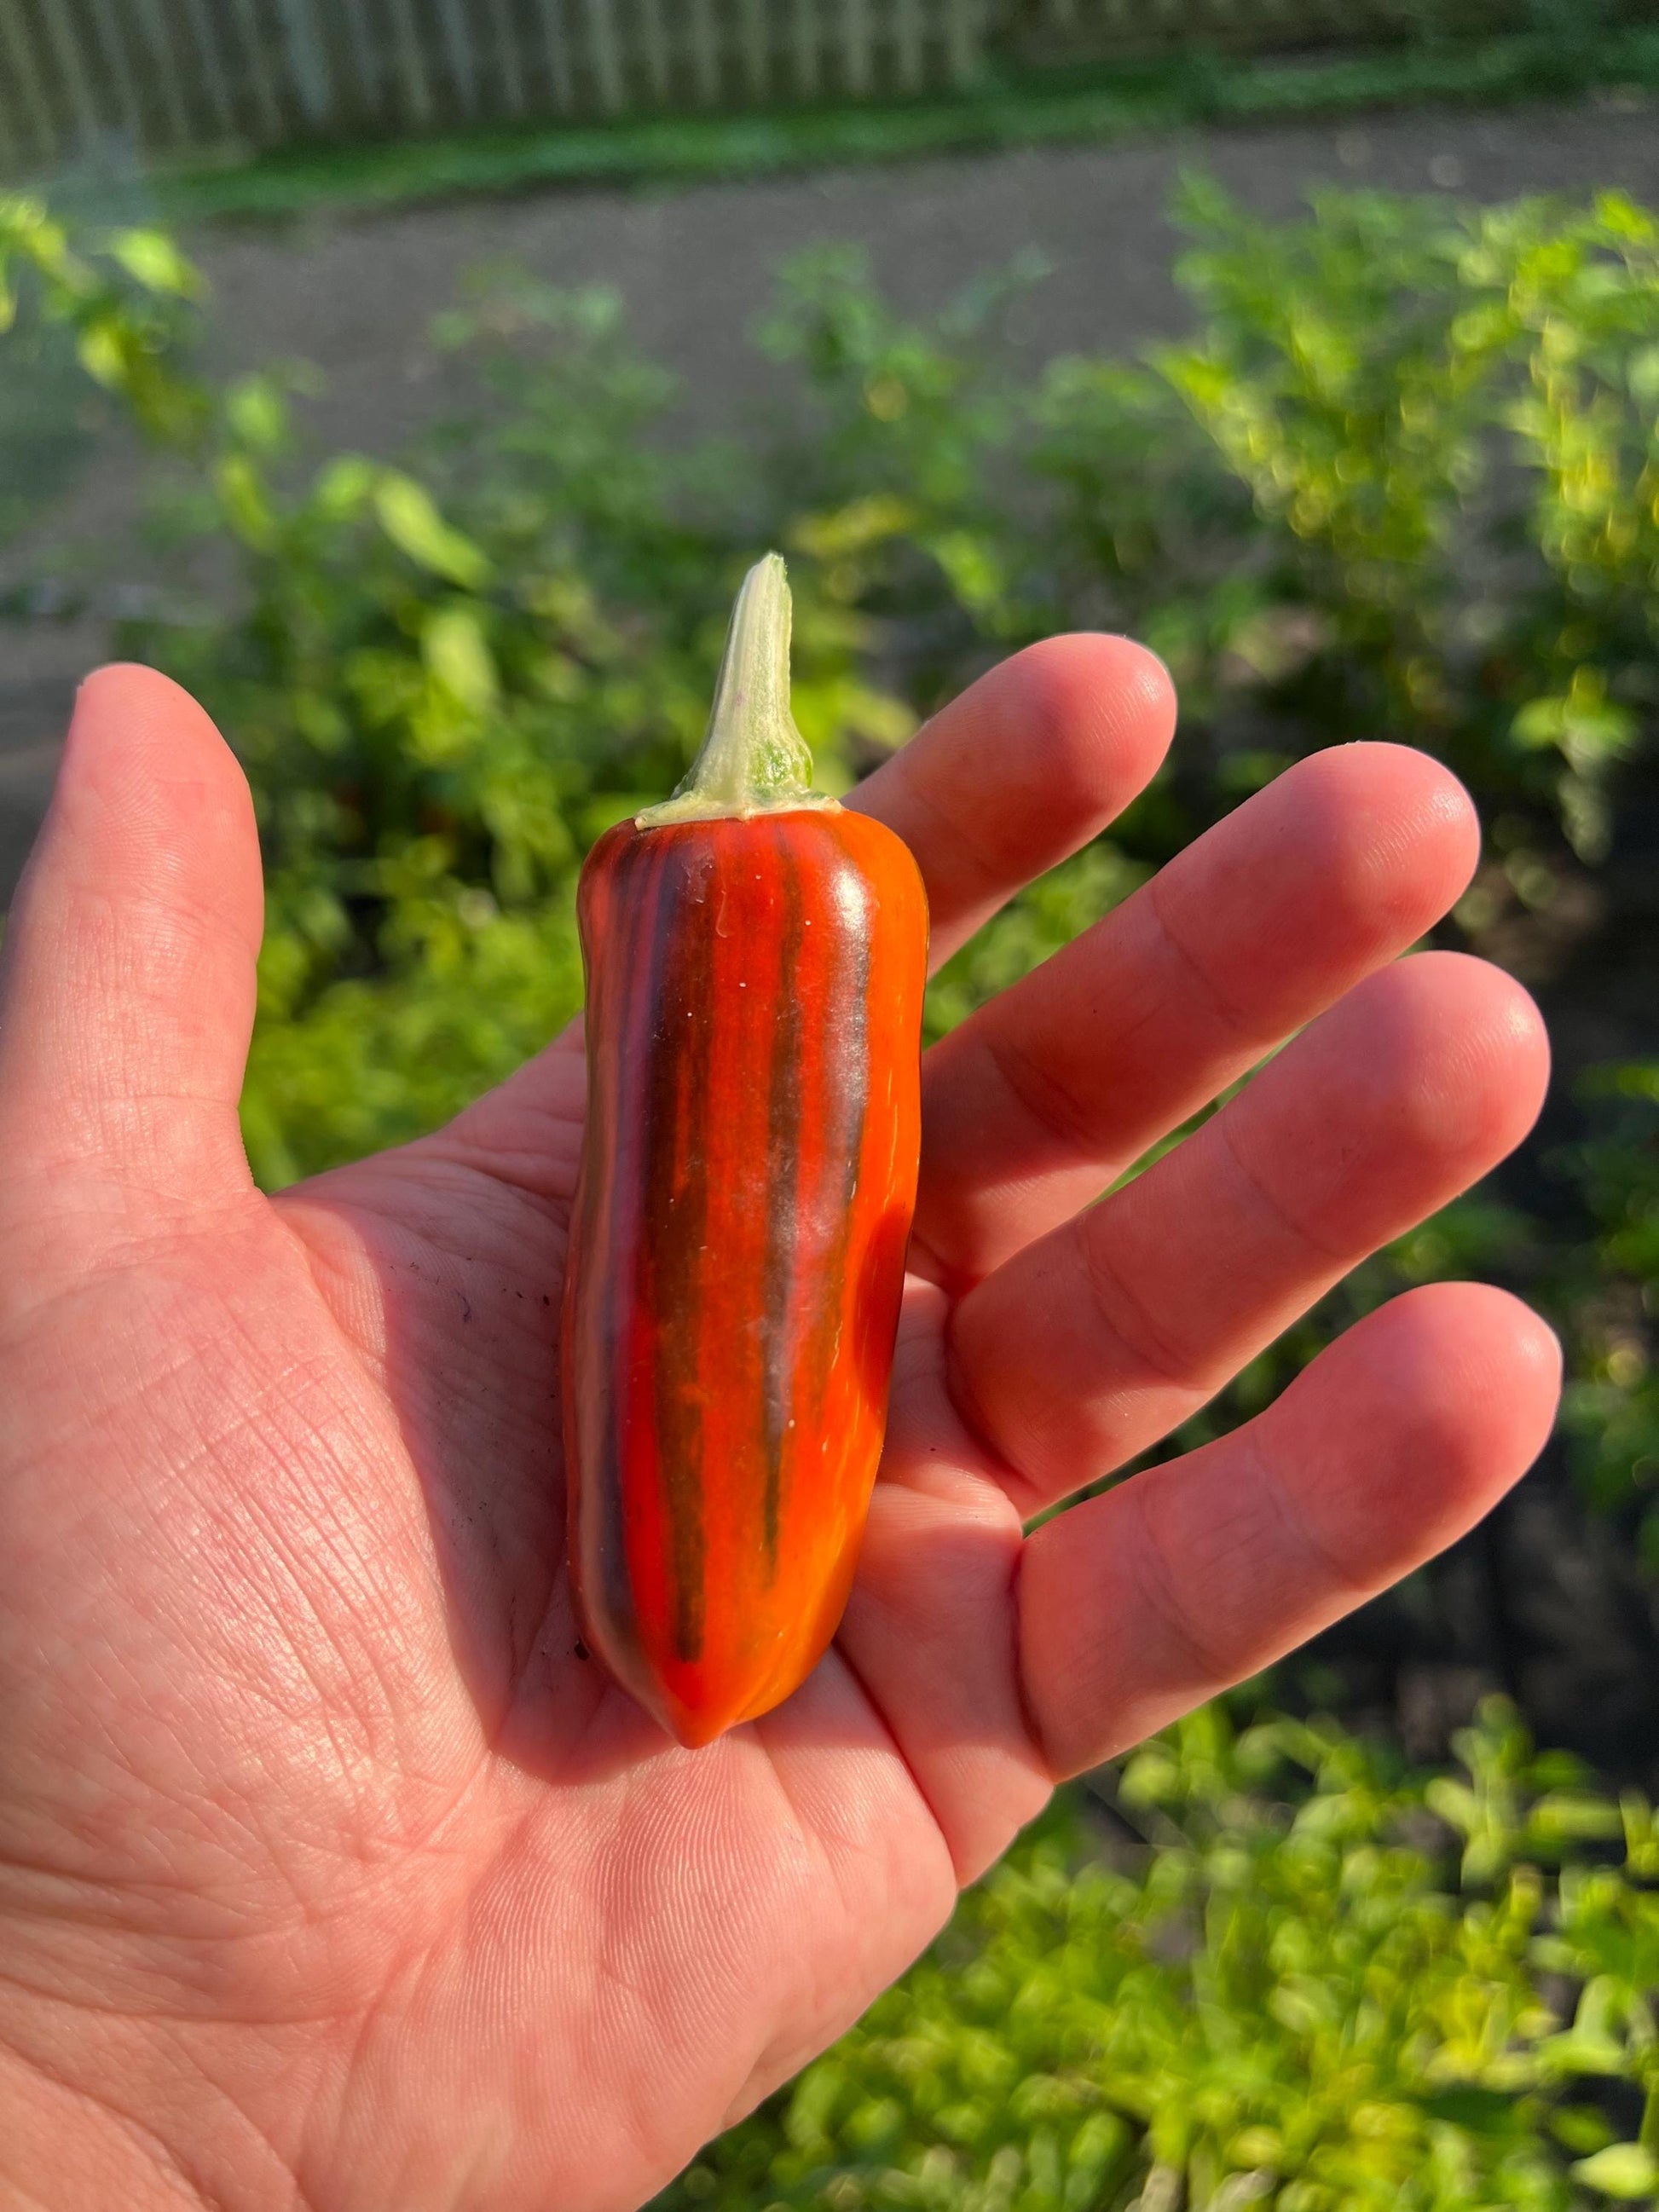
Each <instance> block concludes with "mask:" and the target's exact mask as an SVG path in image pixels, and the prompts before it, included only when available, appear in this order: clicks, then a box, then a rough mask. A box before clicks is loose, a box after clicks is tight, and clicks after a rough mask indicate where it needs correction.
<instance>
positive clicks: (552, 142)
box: [151, 27, 1659, 222]
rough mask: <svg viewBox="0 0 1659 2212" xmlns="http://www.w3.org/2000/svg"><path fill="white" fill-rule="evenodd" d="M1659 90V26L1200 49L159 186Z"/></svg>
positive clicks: (533, 184)
mask: <svg viewBox="0 0 1659 2212" xmlns="http://www.w3.org/2000/svg"><path fill="white" fill-rule="evenodd" d="M1605 88H1630V89H1631V90H1632V91H1633V92H1635V93H1637V94H1644V93H1646V92H1648V91H1650V90H1655V89H1659V27H1656V28H1645V27H1644V28H1638V29H1632V30H1626V31H1600V32H1596V33H1593V34H1592V33H1588V32H1587V33H1583V34H1581V35H1574V34H1572V33H1518V34H1516V35H1514V36H1511V37H1506V38H1492V39H1485V40H1479V41H1470V42H1457V43H1452V42H1448V43H1446V44H1444V45H1428V46H1401V47H1397V48H1390V49H1379V50H1373V51H1366V52H1358V53H1352V52H1348V53H1330V54H1316V55H1304V56H1297V57H1295V58H1263V57H1254V58H1237V57H1227V58H1222V57H1220V56H1213V55H1212V56H1206V55H1196V56H1184V57H1182V58H1176V59H1173V60H1169V61H1161V62H1149V63H1145V64H1138V65H1133V66H1120V67H1117V68H1115V69H1112V70H1101V69H1097V70H1068V71H1067V72H1066V74H1065V76H1063V77H1061V76H1058V75H1054V74H1039V73H1035V72H1033V73H1025V74H1022V75H1019V76H1012V75H1010V76H1002V77H999V78H995V79H992V80H989V81H987V82H986V83H985V84H984V85H982V86H981V87H979V88H975V89H973V90H970V91H968V92H964V93H962V94H956V95H953V96H950V97H941V98H936V99H932V100H910V101H905V102H902V103H891V104H884V105H872V106H860V107H845V106H837V107H824V108H805V109H794V110H790V111H787V112H764V113H759V114H754V115H746V116H693V115H673V116H662V117H653V118H647V119H636V120H631V121H624V122H617V123H611V124H591V125H586V124H585V125H576V126H568V125H567V126H561V127H558V128H553V129H548V128H544V129H540V130H537V131H511V132H508V131H499V132H493V133H489V134H487V135H485V134H480V135H475V136H471V137H439V138H429V139H423V140H416V141H410V140H404V141H400V142H398V143H392V144H386V145H358V146H350V147H337V148H332V147H323V146H312V147H301V148H291V149H284V150H283V151H282V152H279V153H272V154H267V155H261V156H259V157H258V158H256V159H254V160H252V161H247V162H246V163H243V164H240V165H239V166H234V167H214V168H196V169H180V170H175V171H173V172H172V173H161V174H158V175H155V176H154V177H153V178H152V179H151V188H152V190H153V191H154V193H155V199H156V201H157V203H158V211H159V212H160V213H161V215H162V216H165V217H166V218H167V219H169V220H171V221H174V222H190V221H192V220H197V219H199V218H201V217H204V216H242V217H267V218H276V219H280V218H283V217H287V216H301V215H304V214H306V213H307V212H309V211H310V210H313V209H319V208H333V209H362V210H368V209H374V208H386V207H393V206H400V205H409V204H413V203H415V202H417V201H422V200H433V199H441V198H447V197H452V196H453V195H455V194H458V193H468V192H481V193H502V192H510V191H524V190H530V189H533V188H539V187H545V186H547V185H592V184H602V183H604V184H617V183H637V184H642V185H647V184H651V183H653V182H657V181H662V182H671V181H677V180H684V179H696V178H711V177H719V178H744V177H755V176H765V175H769V174H775V173H779V172H782V171H787V170H791V169H802V168H811V167H823V166H828V165H840V164H845V163H849V162H866V161H896V160H900V159H902V158H904V157H905V156H907V155H922V154H944V153H968V152H977V151H985V150H994V149H1006V148H1012V147H1021V146H1043V145H1060V144H1066V143H1082V142H1094V143H1101V142H1103V141H1105V142H1109V141H1112V140H1114V139H1121V138H1126V137H1139V136H1142V135H1145V134H1146V133H1149V132H1153V131H1167V130H1170V129H1173V128H1178V127H1180V126H1182V125H1194V124H1208V123H1228V122H1231V123H1239V122H1246V123H1249V122H1269V121H1283V120H1286V119H1290V118H1299V117H1313V116H1327V115H1337V114H1342V113H1346V112H1353V111H1356V110H1362V109H1365V108H1376V107H1385V106H1404V105H1407V104H1420V103H1427V102H1442V101H1444V102H1470V101H1474V102H1482V103H1487V104H1492V105H1497V104H1501V103H1505V102H1510V101H1516V100H1536V99H1540V98H1547V99H1560V98H1563V97H1570V96H1572V95H1574V94H1583V93H1586V92H1589V91H1592V90H1595V89H1605Z"/></svg>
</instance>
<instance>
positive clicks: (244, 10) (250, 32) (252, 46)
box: [235, 0, 283, 144]
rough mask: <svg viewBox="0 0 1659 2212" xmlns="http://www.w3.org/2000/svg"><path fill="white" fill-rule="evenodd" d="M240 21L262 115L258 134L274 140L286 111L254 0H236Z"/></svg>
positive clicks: (248, 76)
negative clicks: (273, 80)
mask: <svg viewBox="0 0 1659 2212" xmlns="http://www.w3.org/2000/svg"><path fill="white" fill-rule="evenodd" d="M235 5H236V20H237V25H238V27H239V28H240V32H241V34H242V51H243V53H244V55H245V56H246V61H247V70H246V80H245V81H246V82H247V83H248V84H249V85H251V86H252V91H253V106H254V109H255V111H256V112H257V114H258V131H255V132H253V133H252V134H251V135H252V136H254V137H261V136H262V137H264V140H265V143H267V144H274V143H276V140H277V139H279V138H280V137H282V135H283V111H282V107H281V105H280V104H279V102H278V100H277V98H276V85H275V84H274V83H273V82H272V81H271V75H270V58H269V56H268V55H267V54H266V52H265V42H264V33H263V31H262V30H261V28H260V26H259V17H258V11H257V10H256V9H255V7H254V4H253V0H235Z"/></svg>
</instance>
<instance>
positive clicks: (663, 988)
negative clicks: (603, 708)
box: [645, 836, 718, 1662]
mask: <svg viewBox="0 0 1659 2212" xmlns="http://www.w3.org/2000/svg"><path fill="white" fill-rule="evenodd" d="M659 866H660V867H661V870H662V874H663V878H664V884H663V890H662V892H661V894H660V896H659V899H658V902H657V911H656V916H655V929H656V941H655V943H654V944H653V947H652V978H651V987H650V990H649V993H648V999H649V1003H650V1006H651V1008H652V1012H653V1016H654V1022H653V1028H654V1030H655V1034H654V1035H653V1036H652V1037H651V1038H650V1040H649V1042H648V1045H647V1056H646V1057H647V1066H649V1068H650V1071H651V1076H650V1085H649V1089H648V1091H647V1129H648V1131H649V1135H648V1138H647V1153H646V1199H645V1249H646V1250H647V1252H648V1253H649V1254H650V1255H652V1259H653V1262H654V1265H653V1283H652V1287H651V1291H650V1295H649V1297H648V1298H647V1304H646V1310H647V1312H649V1313H652V1314H653V1315H655V1316H656V1317H657V1345H656V1358H655V1361H654V1375H653V1398H654V1403H655V1407H656V1428H657V1440H658V1449H659V1453H660V1462H659V1470H660V1479H661V1481H662V1486H663V1504H664V1510H665V1514H666V1516H667V1521H668V1538H669V1553H670V1576H669V1578H670V1582H671V1586H672V1592H673V1612H672V1619H673V1628H672V1633H673V1641H674V1654H675V1656H676V1657H677V1658H678V1659H680V1660H682V1661H685V1662H690V1661H693V1660H696V1659H698V1658H700V1657H701V1656H702V1633H703V1606H704V1595H705V1593H704V1587H703V1583H704V1571H705V1564H704V1553H705V1546H704V1541H703V1522H702V1511H703V1424H702V1408H701V1407H700V1406H699V1404H698V1403H697V1395H696V1393H697V1385H698V1383H699V1381H700V1376H699V1372H698V1352H699V1349H700V1332H701V1328H702V1312H701V1305H702V1302H701V1299H700V1298H699V1296H698V1288H699V1285H698V1274H699V1269H700V1263H701V1261H702V1249H703V1245H704V1243H705V1241H706V1234H705V1232H706V1230H707V1225H708V1178H707V1176H705V1175H704V1174H703V1173H702V1162H701V1161H699V1160H697V1159H696V1158H687V1160H686V1161H685V1163H684V1167H685V1170H686V1172H685V1174H684V1179H683V1181H681V1182H680V1183H679V1186H678V1188H677V1187H676V1170H677V1169H678V1167H679V1166H680V1164H681V1163H680V1162H679V1161H678V1159H677V1157H676V1138H677V1135H678V1131H679V1130H680V1129H681V1128H684V1129H686V1130H687V1131H689V1132H690V1136H691V1140H692V1143H693V1145H694V1146H695V1145H696V1139H697V1135H698V1133H699V1132H701V1131H702V1130H703V1129H705V1128H706V1127H708V1122H709V1116H710V1113H711V1110H712V1102H711V1100H710V1098H709V1096H708V1060H709V1040H710V1024H712V1022H713V1021H714V1019H715V1018H716V1017H717V1014H718V1009H717V1008H716V1007H715V1006H714V1004H713V994H712V991H711V988H710V975H709V969H710V966H711V960H710V954H711V951H712V939H711V935H710V933H709V932H708V930H707V929H705V928H702V927H687V926H686V924H685V922H684V919H683V909H684V908H685V907H686V906H688V905H690V904H692V903H695V902H696V891H697V878H698V877H699V876H701V877H702V886H703V890H704V894H705V896H706V895H707V892H708V889H709V888H710V887H711V883H712V879H713V878H714V876H715V874H716V872H717V870H716V866H715V864H714V861H713V860H712V859H711V858H710V857H709V856H708V854H705V853H702V852H701V851H700V850H699V849H698V846H697V843H696V841H694V840H686V841H684V842H682V841H681V840H680V839H678V838H677V837H674V836H669V837H667V838H665V840H664V842H663V854H662V860H661V861H660V863H659ZM688 1015H689V1016H690V1019H689V1020H688V1019H687V1016H688ZM682 1028H683V1030H684V1042H680V1038H681V1032H682Z"/></svg>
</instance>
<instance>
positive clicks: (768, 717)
mask: <svg viewBox="0 0 1659 2212" xmlns="http://www.w3.org/2000/svg"><path fill="white" fill-rule="evenodd" d="M838 805H839V802H838V801H837V800H836V799H831V798H830V797H829V794H828V793H825V792H822V791H814V790H813V788H812V756H811V752H810V751H809V750H807V744H806V740H805V738H803V737H802V735H801V733H800V732H799V730H798V729H797V728H796V727H795V720H794V717H793V714H791V713H790V711H789V584H788V580H787V572H786V570H785V568H784V565H783V556H782V555H781V554H779V553H769V554H767V555H766V556H765V558H764V559H763V560H760V561H757V562H756V563H755V565H754V567H753V568H751V569H750V571H749V574H747V575H746V576H745V577H744V580H743V584H742V586H741V588H740V589H739V591H738V599H737V605H735V606H734V607H733V608H732V621H731V625H730V627H729V628H728V629H727V630H726V651H725V653H724V654H723V655H722V656H721V659H720V677H719V679H718V680H717V682H716V684H715V685H714V708H713V709H712V711H711V712H710V714H709V717H708V733H707V735H706V736H705V737H704V738H703V741H702V750H700V751H699V752H698V754H697V757H696V760H694V761H693V762H692V763H691V766H690V769H688V770H687V771H686V774H685V775H684V776H683V777H682V778H681V780H680V781H679V783H678V786H677V787H676V788H675V792H674V795H673V797H672V798H671V799H664V800H663V802H662V804H661V805H659V806H647V808H645V810H644V811H643V812H641V813H639V814H636V815H635V817H634V819H635V822H636V823H637V824H638V825H639V827H640V828H641V829H660V828H662V827H664V826H665V825H666V824H667V823H672V822H711V821H720V820H721V819H733V820H737V821H747V820H748V818H749V817H750V816H751V815H755V814H778V813H781V812H783V811H785V810H786V809H793V808H799V807H804V806H805V807H816V808H819V809H821V810H823V811H836V810H837V808H838Z"/></svg>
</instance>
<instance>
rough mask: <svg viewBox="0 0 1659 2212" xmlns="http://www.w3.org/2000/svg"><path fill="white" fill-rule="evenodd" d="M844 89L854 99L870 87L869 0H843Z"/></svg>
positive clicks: (842, 61)
mask: <svg viewBox="0 0 1659 2212" xmlns="http://www.w3.org/2000/svg"><path fill="white" fill-rule="evenodd" d="M841 10H842V14H841V69H842V88H843V89H844V90H846V91H848V92H850V93H851V94H853V96H854V99H857V98H858V97H859V96H860V94H863V93H866V92H868V91H869V89H870V59H871V56H870V11H869V8H868V5H867V0H841Z"/></svg>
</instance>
